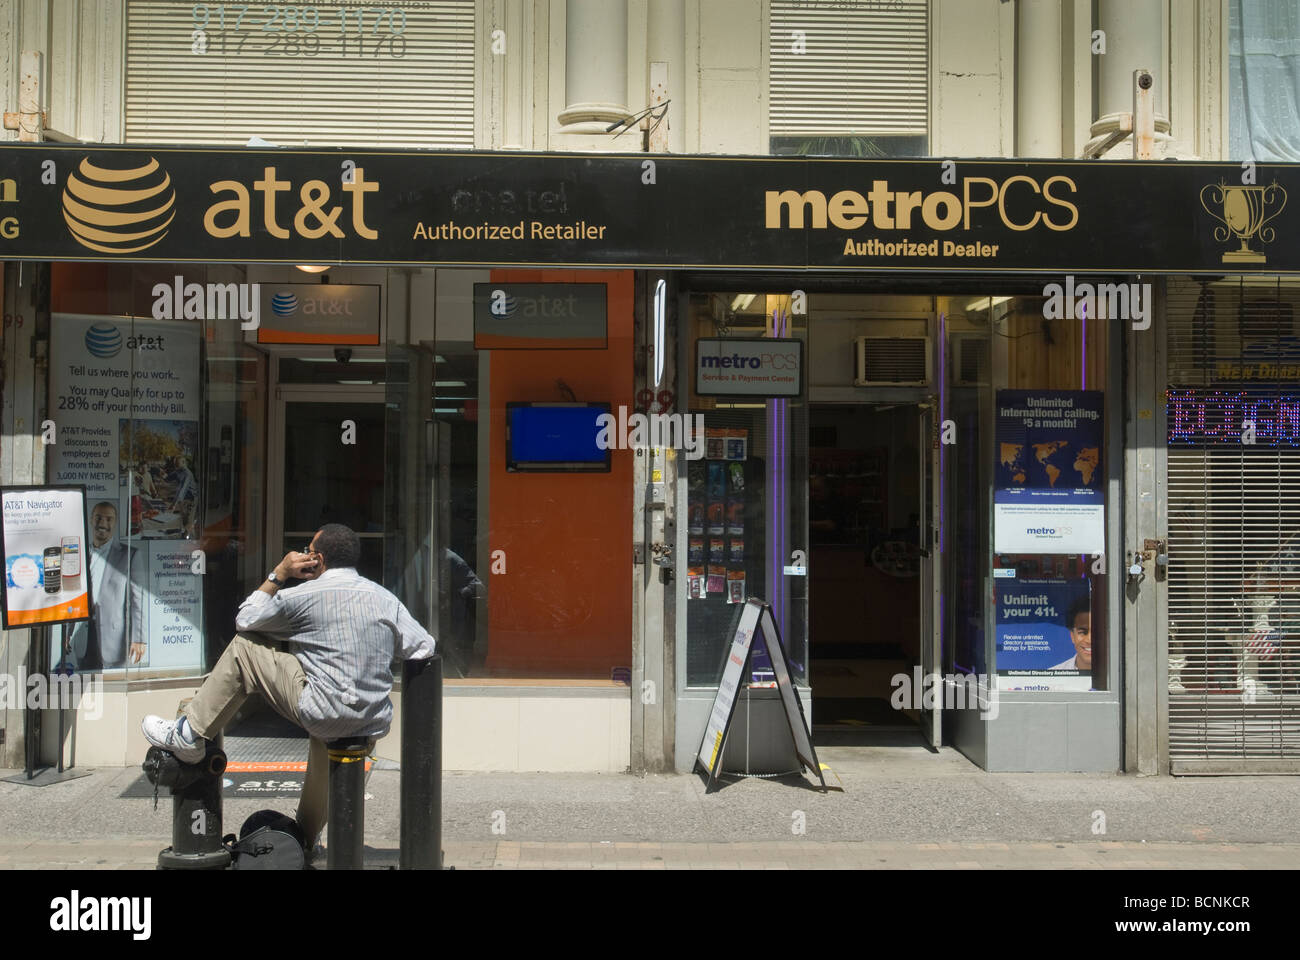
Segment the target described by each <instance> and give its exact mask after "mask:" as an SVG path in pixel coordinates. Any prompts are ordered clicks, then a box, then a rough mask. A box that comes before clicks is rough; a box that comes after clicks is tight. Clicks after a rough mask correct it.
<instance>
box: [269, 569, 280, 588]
mask: <svg viewBox="0 0 1300 960" xmlns="http://www.w3.org/2000/svg"><path fill="white" fill-rule="evenodd" d="M266 579H268V580H270V581H271V582H272V583H274V584H275V585H276V586H277V587H283V586H284V581H283V580H281V579H280V578H279V577H277V576H276V575H275V571H274V570H272V571H271V572H270V573H268V574H267V575H266Z"/></svg>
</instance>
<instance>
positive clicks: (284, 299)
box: [271, 291, 298, 317]
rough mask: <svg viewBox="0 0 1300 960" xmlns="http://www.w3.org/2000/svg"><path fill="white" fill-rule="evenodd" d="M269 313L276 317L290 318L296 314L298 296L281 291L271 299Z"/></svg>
mask: <svg viewBox="0 0 1300 960" xmlns="http://www.w3.org/2000/svg"><path fill="white" fill-rule="evenodd" d="M271 312H272V313H273V314H275V315H276V316H277V317H292V316H293V315H294V314H295V313H297V312H298V296H297V294H294V293H285V292H283V291H281V292H280V293H277V294H275V295H273V296H272V297H271Z"/></svg>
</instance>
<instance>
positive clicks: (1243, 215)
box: [1201, 180, 1286, 263]
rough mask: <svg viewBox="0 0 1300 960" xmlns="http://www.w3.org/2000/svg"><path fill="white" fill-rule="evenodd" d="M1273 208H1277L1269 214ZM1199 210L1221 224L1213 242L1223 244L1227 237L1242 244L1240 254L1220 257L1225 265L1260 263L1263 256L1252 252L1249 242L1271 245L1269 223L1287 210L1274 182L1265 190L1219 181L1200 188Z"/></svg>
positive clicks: (1272, 233) (1283, 194)
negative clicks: (1220, 210)
mask: <svg viewBox="0 0 1300 960" xmlns="http://www.w3.org/2000/svg"><path fill="white" fill-rule="evenodd" d="M1207 196H1208V199H1207ZM1274 204H1276V205H1277V206H1276V208H1275V209H1273V211H1272V212H1271V213H1270V212H1268V208H1269V207H1271V206H1273V205H1274ZM1211 205H1214V206H1216V207H1221V208H1222V209H1223V215H1222V216H1220V215H1219V214H1217V213H1215V212H1214V210H1212V209H1211ZM1201 206H1202V207H1204V208H1205V212H1206V213H1208V214H1209V215H1210V216H1212V217H1213V218H1214V219H1215V220H1218V221H1219V223H1221V224H1222V226H1219V227H1215V228H1214V239H1215V240H1218V241H1219V242H1220V243H1223V242H1225V241H1226V240H1228V238H1229V237H1236V238H1237V239H1238V240H1240V241H1241V249H1240V250H1229V251H1228V252H1227V253H1225V254H1224V255H1223V262H1224V263H1263V262H1264V254H1263V253H1262V252H1261V251H1259V250H1252V249H1251V247H1250V238H1251V237H1258V238H1259V242H1260V243H1272V242H1273V239H1274V238H1275V237H1276V236H1277V232H1276V231H1275V230H1274V229H1273V228H1272V227H1270V226H1268V223H1269V221H1270V220H1273V219H1274V218H1275V217H1276V216H1277V215H1278V214H1279V213H1281V212H1282V208H1283V207H1285V206H1286V190H1285V189H1283V187H1282V186H1281V185H1280V184H1279V183H1278V182H1277V181H1276V180H1274V181H1273V182H1272V183H1270V184H1268V185H1267V186H1256V185H1255V184H1235V183H1224V182H1223V181H1222V180H1220V181H1219V182H1218V183H1211V184H1207V185H1206V186H1204V187H1202V188H1201Z"/></svg>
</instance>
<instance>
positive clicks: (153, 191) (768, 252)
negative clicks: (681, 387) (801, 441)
mask: <svg viewBox="0 0 1300 960" xmlns="http://www.w3.org/2000/svg"><path fill="white" fill-rule="evenodd" d="M1297 191H1300V165H1296V164H1270V165H1267V166H1264V165H1261V166H1259V167H1254V166H1251V165H1245V166H1239V165H1235V164H1223V163H1217V164H1216V163H1189V162H1156V161H1146V162H1137V161H1069V160H1052V161H1022V160H970V161H966V160H962V161H957V162H955V163H953V162H946V161H941V160H880V161H873V160H835V159H812V158H802V157H763V158H745V157H700V156H691V157H680V156H669V155H662V154H659V155H654V156H653V157H651V156H647V155H645V154H638V155H634V156H605V155H587V154H519V153H504V154H503V153H448V152H442V151H439V152H416V151H409V152H378V151H365V150H351V151H349V150H331V151H301V150H252V149H226V150H196V149H188V148H178V147H141V146H111V147H100V146H88V145H85V144H49V143H41V144H9V145H5V146H3V147H0V257H3V258H4V259H7V260H19V259H25V260H124V261H132V260H134V261H154V262H187V261H198V262H205V263H211V262H281V263H358V264H442V265H475V266H489V265H501V266H554V267H575V266H587V267H645V268H652V267H655V268H705V269H722V268H737V269H746V270H781V271H789V270H819V271H841V270H842V271H854V272H872V271H887V272H898V271H927V272H947V271H953V272H962V271H972V272H983V273H1063V272H1071V271H1075V272H1082V271H1090V272H1105V273H1141V272H1155V273H1215V274H1223V273H1236V272H1262V273H1295V272H1300V243H1297V242H1296V241H1297V239H1298V238H1300V209H1297V207H1300V193H1298V192H1297ZM1289 199H1290V200H1291V202H1290V203H1288V200H1289Z"/></svg>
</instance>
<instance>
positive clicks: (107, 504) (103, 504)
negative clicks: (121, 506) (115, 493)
mask: <svg viewBox="0 0 1300 960" xmlns="http://www.w3.org/2000/svg"><path fill="white" fill-rule="evenodd" d="M100 507H108V509H110V510H112V511H113V512H114V513H117V504H116V503H114V502H113V501H112V500H101V501H99V503H97V504H95V505H94V506H93V507H91V508H90V512H91V513H94V512H95V511H96V510H98V509H99V508H100Z"/></svg>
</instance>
